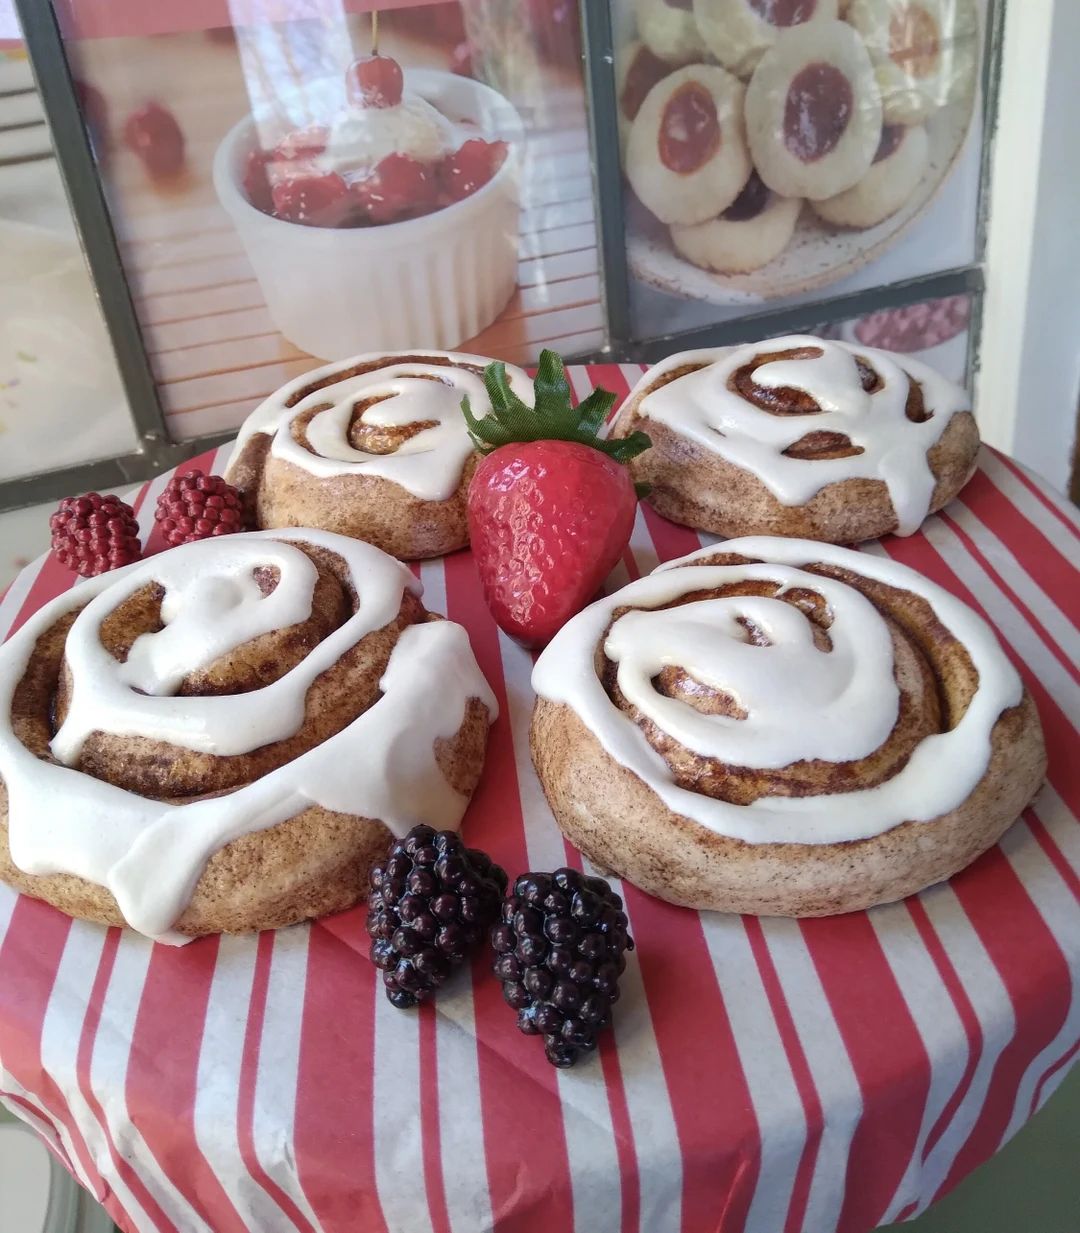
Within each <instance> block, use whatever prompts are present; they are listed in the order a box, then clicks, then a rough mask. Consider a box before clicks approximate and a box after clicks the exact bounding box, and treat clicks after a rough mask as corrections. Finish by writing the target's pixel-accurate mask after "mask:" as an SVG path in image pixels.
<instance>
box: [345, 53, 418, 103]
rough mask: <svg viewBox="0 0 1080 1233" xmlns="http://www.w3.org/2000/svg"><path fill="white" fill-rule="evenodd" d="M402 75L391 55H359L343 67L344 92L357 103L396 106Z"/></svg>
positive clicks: (400, 91)
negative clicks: (358, 57)
mask: <svg viewBox="0 0 1080 1233" xmlns="http://www.w3.org/2000/svg"><path fill="white" fill-rule="evenodd" d="M404 88H405V78H404V76H403V75H402V72H401V65H400V64H398V62H397V61H396V60H394V59H391V57H390V56H361V57H360V59H359V60H354V61H353V62H352V64H350V65H349V67H348V68H347V69H346V70H345V92H346V94H348V96H349V101H350V102H351V103H355V104H356V106H357V107H396V106H397V105H398V103H400V102H401V95H402V91H403V90H404Z"/></svg>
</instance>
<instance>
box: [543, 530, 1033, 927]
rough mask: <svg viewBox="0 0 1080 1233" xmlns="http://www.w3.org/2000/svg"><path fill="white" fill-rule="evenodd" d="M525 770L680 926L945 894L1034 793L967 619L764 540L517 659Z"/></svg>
mask: <svg viewBox="0 0 1080 1233" xmlns="http://www.w3.org/2000/svg"><path fill="white" fill-rule="evenodd" d="M533 687H534V688H535V690H536V693H537V695H538V700H537V703H536V707H535V710H534V713H533V721H532V733H531V743H532V753H533V760H534V762H535V764H536V769H537V773H538V775H539V777H540V781H541V783H542V784H543V787H544V791H545V793H546V795H547V798H548V801H549V803H550V805H551V808H552V810H553V811H554V813H555V817H556V819H557V820H558V823H559V825H560V827H561V828H562V829H563V831H564V832H565V834H566V835H567V837H568V838H569V839H570V841H571V842H572V843H574V844H575V845H576V846H577V847H579V848H580V849H581V850H582V851H583V852H584V853H585V854H586V855H587V856H588V857H589V858H590V859H592V860H593V861H595V862H596V863H597V864H598V865H599V866H600V867H602V868H606V869H611V870H614V871H615V872H617V873H619V874H620V875H621V876H623V877H625V878H628V879H629V880H630V881H631V882H634V883H636V884H637V885H638V886H641V887H642V888H643V889H645V890H647V891H649V892H650V893H652V894H655V895H658V896H660V897H661V898H663V899H667V900H669V901H671V902H673V903H679V904H686V905H688V906H691V907H695V908H713V909H718V910H721V911H729V912H750V913H755V914H761V915H781V916H824V915H831V914H833V913H837V912H846V911H852V910H855V909H859V908H867V907H871V906H873V905H874V904H878V903H886V902H889V901H891V900H894V899H899V898H902V897H903V896H905V895H909V894H912V893H914V892H916V891H918V890H920V889H922V888H923V887H926V886H929V885H931V884H933V883H935V882H938V881H940V880H942V879H944V878H947V877H949V876H950V875H952V874H953V873H955V872H956V871H958V870H959V869H962V868H963V867H964V866H965V865H967V864H968V863H969V862H970V861H972V860H974V859H975V857H977V856H978V855H979V854H980V853H981V852H983V851H985V850H986V849H987V848H988V847H989V846H990V845H992V844H993V843H995V842H996V841H997V839H998V838H999V837H1000V836H1001V834H1002V833H1003V832H1004V831H1005V830H1006V829H1007V828H1008V826H1009V825H1010V824H1011V823H1012V822H1013V821H1014V820H1015V819H1016V817H1017V816H1018V815H1019V814H1020V812H1021V811H1022V810H1023V808H1024V807H1025V806H1026V805H1027V804H1028V802H1029V801H1030V800H1031V798H1032V796H1033V795H1034V794H1035V792H1036V791H1037V790H1038V788H1039V785H1040V784H1041V782H1042V778H1043V775H1044V773H1045V768H1046V754H1045V748H1044V744H1043V738H1042V731H1041V728H1040V725H1039V718H1038V714H1037V712H1036V710H1035V707H1034V704H1033V703H1032V700H1031V698H1030V697H1029V695H1028V694H1027V692H1026V691H1025V690H1024V688H1023V685H1022V682H1021V680H1020V678H1019V676H1018V674H1017V672H1016V670H1015V669H1014V668H1013V667H1012V665H1011V663H1010V662H1009V660H1008V658H1007V657H1006V656H1005V654H1004V652H1003V651H1002V650H1001V648H1000V646H999V645H998V643H997V640H996V639H995V637H994V634H993V633H992V631H991V630H990V628H989V627H988V626H987V625H986V623H985V622H984V621H983V620H982V619H981V618H980V617H979V616H977V615H976V614H975V613H974V612H972V611H971V609H969V608H968V607H966V606H965V605H964V604H963V603H961V602H960V601H959V600H958V599H956V598H955V597H954V596H952V595H950V594H949V593H948V592H946V591H944V590H943V589H942V588H940V587H938V586H937V585H935V584H934V583H932V582H929V581H928V580H927V579H925V578H923V577H921V576H920V575H919V574H916V573H915V572H914V571H913V570H910V569H907V568H906V567H904V566H902V565H899V564H897V563H896V562H894V561H892V560H890V559H888V558H880V557H877V556H870V555H867V554H864V553H859V552H855V551H853V550H851V549H846V548H838V547H834V546H831V545H823V544H818V543H812V542H810V541H807V540H785V539H775V538H770V537H766V536H761V537H757V538H747V539H738V540H733V541H731V542H729V543H727V544H724V545H723V546H722V550H720V549H718V548H714V549H704V550H702V551H700V552H697V553H694V554H692V555H691V556H688V557H684V558H682V559H681V560H678V561H673V562H671V563H670V564H668V565H664V566H661V567H660V569H658V570H657V571H655V572H654V573H653V574H651V575H649V576H648V577H646V578H642V579H639V580H638V581H636V582H632V583H631V584H630V585H629V586H626V587H624V588H623V589H622V590H620V591H618V592H616V593H615V594H614V595H610V596H608V597H606V598H604V599H602V600H599V601H598V602H596V603H595V604H593V605H592V606H591V607H590V608H587V609H585V611H584V612H582V613H580V614H579V615H578V616H576V617H574V618H573V619H572V620H571V621H569V622H568V623H567V625H565V626H564V627H563V629H562V630H561V631H560V632H559V633H558V634H557V635H556V636H555V638H554V640H553V641H552V642H551V643H550V644H549V646H548V648H547V649H546V650H545V651H544V652H543V654H542V655H541V656H540V658H539V660H538V661H537V664H536V667H535V670H534V672H533Z"/></svg>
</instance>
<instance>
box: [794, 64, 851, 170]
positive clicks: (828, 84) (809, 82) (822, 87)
mask: <svg viewBox="0 0 1080 1233" xmlns="http://www.w3.org/2000/svg"><path fill="white" fill-rule="evenodd" d="M854 103H855V98H854V95H853V93H852V89H851V82H850V81H848V79H847V77H846V76H845V75H844V74H843V73H842V72H841V71H840V70H839V69H838V68H835V67H834V66H833V65H831V64H825V63H823V62H820V61H819V62H817V63H815V64H808V65H807V66H806V68H804V69H802V70H801V71H800V72H798V73H796V74H795V76H794V77H793V78H792V80H791V85H790V86H789V87H788V93H787V101H786V102H785V104H784V145H785V146H787V148H788V150H789V151H790V152H791V153H792V154H793V155H794V156H795V157H796V158H797V159H800V160H801V161H802V162H804V163H813V162H816V161H817V160H818V159H819V158H824V157H825V155H826V154H828V153H829V152H830V151H831V150H833V149H834V148H835V147H836V145H837V143H838V142H839V140H840V138H841V137H843V135H844V132H845V130H846V129H847V126H848V124H850V123H851V113H852V109H853V107H854Z"/></svg>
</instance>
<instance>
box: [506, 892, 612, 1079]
mask: <svg viewBox="0 0 1080 1233" xmlns="http://www.w3.org/2000/svg"><path fill="white" fill-rule="evenodd" d="M622 906H623V904H622V900H621V899H620V898H619V896H618V895H616V894H615V892H614V891H613V890H612V889H611V887H610V886H609V885H608V884H607V882H605V881H604V879H603V878H587V877H585V875H584V874H581V873H578V872H577V871H576V870H574V869H556V870H555V872H554V873H523V874H522V875H521V876H520V877H519V878H517V879H516V881H515V882H514V887H513V890H512V891H511V893H510V895H509V897H508V898H507V899H506V900H505V901H504V903H503V906H502V923H501V924H498V925H496V926H495V928H494V929H493V930H492V931H491V944H492V946H494V948H495V952H496V954H495V975H496V976H497V977H498V978H499V979H500V980H501V981H502V984H503V997H504V998H505V999H506V1001H507V1003H508V1004H509V1005H510V1006H512V1007H513V1008H514V1010H516V1011H517V1012H518V1028H519V1029H520V1030H521V1031H522V1032H524V1033H525V1034H526V1035H527V1036H540V1035H542V1036H543V1038H544V1051H545V1053H546V1054H547V1059H548V1061H549V1062H551V1063H552V1065H553V1066H573V1064H574V1063H575V1062H576V1061H577V1060H578V1058H579V1057H581V1056H582V1054H585V1053H588V1052H590V1051H591V1050H592V1049H595V1048H596V1038H597V1035H598V1033H599V1032H601V1031H602V1030H603V1029H604V1028H605V1027H607V1025H608V1024H609V1023H610V1022H611V1007H612V1005H613V1003H614V1002H615V1001H616V1000H617V999H618V996H619V977H620V976H621V975H622V973H623V971H624V969H625V968H626V958H625V953H624V952H626V951H628V950H633V949H634V939H633V938H632V937H630V935H629V933H628V932H627V929H626V926H627V919H626V913H625V912H624V911H623V910H622Z"/></svg>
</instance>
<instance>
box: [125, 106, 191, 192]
mask: <svg viewBox="0 0 1080 1233" xmlns="http://www.w3.org/2000/svg"><path fill="white" fill-rule="evenodd" d="M124 143H125V145H127V147H128V148H129V149H130V150H133V151H134V152H135V153H136V154H137V155H138V156H139V158H140V159H142V161H143V163H144V165H145V167H146V170H147V171H148V172H149V173H150V174H151V175H152V176H154V177H155V178H156V177H159V176H174V175H176V173H177V172H178V171H180V170H181V168H182V167H183V166H184V134H183V131H182V130H181V128H180V125H179V124H178V123H177V121H176V117H175V116H174V115H173V113H172V112H171V111H170V110H169V109H168V108H167V107H162V105H161V104H160V103H147V104H146V106H145V107H140V108H139V110H138V111H133V112H132V113H131V115H130V116H128V118H127V122H126V123H125V124H124Z"/></svg>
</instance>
